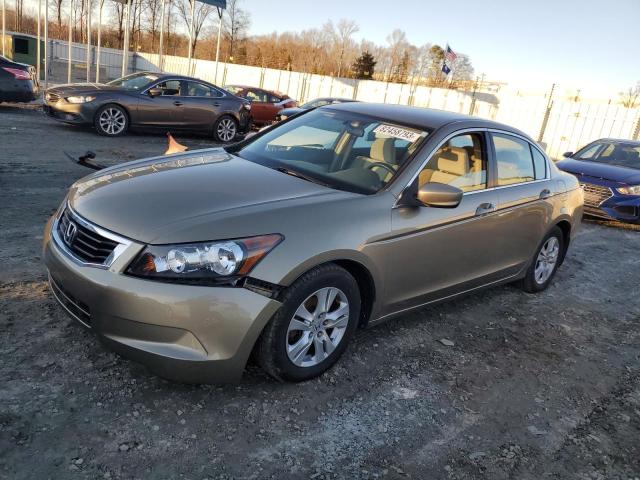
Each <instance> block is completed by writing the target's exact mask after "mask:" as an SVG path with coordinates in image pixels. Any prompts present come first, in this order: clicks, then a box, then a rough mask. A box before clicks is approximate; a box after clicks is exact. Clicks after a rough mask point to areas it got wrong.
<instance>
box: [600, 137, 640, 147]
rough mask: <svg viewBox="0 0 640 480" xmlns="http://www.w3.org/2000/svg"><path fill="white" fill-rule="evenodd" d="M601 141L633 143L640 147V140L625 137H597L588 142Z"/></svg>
mask: <svg viewBox="0 0 640 480" xmlns="http://www.w3.org/2000/svg"><path fill="white" fill-rule="evenodd" d="M602 142H607V143H626V144H631V145H634V146H636V147H640V140H628V139H626V138H599V139H597V140H594V141H593V142H590V143H602Z"/></svg>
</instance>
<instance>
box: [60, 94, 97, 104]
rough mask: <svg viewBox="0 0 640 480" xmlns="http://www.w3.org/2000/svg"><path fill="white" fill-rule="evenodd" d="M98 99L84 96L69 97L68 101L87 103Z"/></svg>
mask: <svg viewBox="0 0 640 480" xmlns="http://www.w3.org/2000/svg"><path fill="white" fill-rule="evenodd" d="M95 98H96V97H94V96H91V95H84V96H79V97H67V98H66V100H67V102H69V103H87V102H90V101H92V100H94V99H95Z"/></svg>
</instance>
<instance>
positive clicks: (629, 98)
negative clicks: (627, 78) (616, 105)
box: [620, 81, 640, 108]
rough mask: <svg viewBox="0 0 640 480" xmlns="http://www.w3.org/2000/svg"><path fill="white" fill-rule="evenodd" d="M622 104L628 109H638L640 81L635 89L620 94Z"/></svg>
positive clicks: (630, 88)
mask: <svg viewBox="0 0 640 480" xmlns="http://www.w3.org/2000/svg"><path fill="white" fill-rule="evenodd" d="M620 103H621V104H622V106H623V107H626V108H636V106H638V105H640V81H639V82H638V83H636V86H635V87H629V88H628V89H627V90H626V91H624V92H620Z"/></svg>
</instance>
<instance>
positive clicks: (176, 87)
mask: <svg viewBox="0 0 640 480" xmlns="http://www.w3.org/2000/svg"><path fill="white" fill-rule="evenodd" d="M155 88H159V89H160V90H162V96H163V97H166V96H173V95H180V80H167V81H166V82H160V83H159V84H157V85H156V86H155Z"/></svg>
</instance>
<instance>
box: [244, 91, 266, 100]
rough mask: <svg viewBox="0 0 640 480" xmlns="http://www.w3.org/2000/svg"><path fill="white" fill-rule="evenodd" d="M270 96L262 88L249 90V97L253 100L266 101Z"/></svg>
mask: <svg viewBox="0 0 640 480" xmlns="http://www.w3.org/2000/svg"><path fill="white" fill-rule="evenodd" d="M268 98H269V96H268V95H267V92H263V91H261V90H249V91H248V92H247V99H248V100H250V101H252V102H261V103H266V102H267V99H268Z"/></svg>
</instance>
